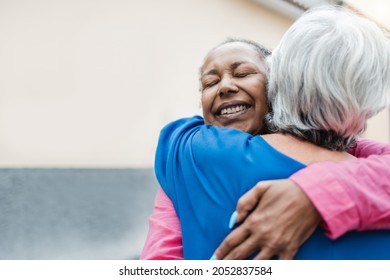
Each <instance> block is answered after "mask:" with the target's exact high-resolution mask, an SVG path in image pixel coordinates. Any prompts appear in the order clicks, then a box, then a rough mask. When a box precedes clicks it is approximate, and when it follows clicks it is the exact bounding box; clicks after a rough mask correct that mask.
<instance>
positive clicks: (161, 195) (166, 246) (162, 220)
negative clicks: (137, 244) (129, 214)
mask: <svg viewBox="0 0 390 280" xmlns="http://www.w3.org/2000/svg"><path fill="white" fill-rule="evenodd" d="M140 259H141V260H182V259H183V245H182V236H181V227H180V221H179V218H178V217H177V215H176V211H175V208H174V207H173V204H172V202H171V200H170V199H169V198H168V196H167V195H166V194H165V192H164V191H163V190H162V189H161V188H159V190H158V192H157V195H156V199H155V202H154V209H153V213H152V215H151V216H150V217H149V232H148V235H147V237H146V241H145V245H144V248H143V251H142V253H141V257H140Z"/></svg>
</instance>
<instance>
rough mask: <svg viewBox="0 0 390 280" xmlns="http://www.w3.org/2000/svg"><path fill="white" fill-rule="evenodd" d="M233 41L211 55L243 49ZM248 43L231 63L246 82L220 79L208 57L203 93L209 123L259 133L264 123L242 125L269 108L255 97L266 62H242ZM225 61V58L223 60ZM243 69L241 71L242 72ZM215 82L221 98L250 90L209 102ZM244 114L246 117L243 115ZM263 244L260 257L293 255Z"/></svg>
mask: <svg viewBox="0 0 390 280" xmlns="http://www.w3.org/2000/svg"><path fill="white" fill-rule="evenodd" d="M229 45H230V46H229ZM229 45H225V46H221V47H219V48H217V49H215V50H214V53H212V55H211V54H210V55H209V58H210V57H212V58H213V60H212V61H213V62H214V63H215V62H218V60H219V59H222V58H223V57H224V55H225V54H226V52H225V53H224V52H223V50H224V48H225V49H226V48H227V49H228V48H229V47H230V48H232V49H231V50H229V53H233V54H234V49H240V48H238V47H237V46H235V47H234V46H232V44H229ZM245 47H246V48H248V45H247V46H241V52H240V51H239V52H237V53H236V55H238V56H241V59H238V58H237V59H235V63H233V64H231V65H230V66H229V67H231V68H230V69H232V70H233V72H234V73H235V75H236V76H235V77H236V79H238V80H239V79H243V80H245V83H242V82H241V84H237V83H232V82H231V81H230V82H229V79H218V81H217V82H216V80H215V75H214V73H213V71H211V72H210V71H207V60H206V62H205V65H204V67H203V69H205V71H204V74H207V75H204V79H203V80H202V83H204V85H205V88H204V89H203V95H202V103H203V107H204V108H203V110H204V112H206V114H204V116H205V120H206V121H209V123H212V124H215V125H217V126H222V127H223V126H232V127H235V128H237V129H242V130H244V131H247V132H250V133H252V134H258V133H259V132H260V130H259V128H258V127H261V124H260V125H259V126H257V125H255V126H254V127H252V126H250V122H247V123H245V126H240V125H241V123H240V121H242V120H245V118H244V117H243V116H245V115H246V114H248V113H249V114H251V113H252V112H256V111H257V112H261V114H264V113H265V111H266V110H265V109H264V106H263V107H261V104H260V103H261V102H260V103H257V101H256V100H262V99H263V100H262V102H263V104H264V101H265V100H264V98H261V95H260V98H258V96H257V97H255V98H253V97H254V96H256V95H255V93H256V90H257V94H258V93H259V91H258V90H259V89H258V88H257V89H256V86H257V87H258V85H259V84H260V83H259V81H261V83H264V81H265V80H264V76H263V77H261V75H259V73H260V72H262V71H261V70H262V69H260V68H261V67H262V66H260V65H262V63H259V62H257V63H254V65H257V66H258V68H257V69H256V68H251V67H250V66H248V65H246V64H244V63H242V62H243V61H246V60H247V59H246V57H245V55H248V54H249V53H250V52H248V50H246V52H245V51H244V52H242V48H245ZM232 50H233V52H232ZM225 51H226V50H225ZM231 55H232V54H231ZM250 56H251V55H249V57H250ZM252 58H253V49H252ZM252 60H253V59H252ZM222 62H223V60H222ZM225 68H226V67H225ZM259 70H260V71H259ZM240 71H241V72H242V73H241V74H240ZM208 74H210V75H208ZM241 75H242V76H241ZM248 76H249V81H252V80H253V83H252V84H251V83H248V81H247V80H246V79H248ZM213 83H218V84H219V85H218V86H219V87H220V88H223V89H224V90H221V91H220V92H219V97H218V98H220V99H222V98H223V97H224V98H225V99H227V98H228V97H229V96H230V97H231V96H232V95H233V94H234V95H238V92H239V91H243V92H246V93H247V94H246V95H240V98H238V99H237V98H236V99H234V102H231V103H229V102H222V103H221V102H219V103H218V102H215V100H217V99H216V98H215V96H214V95H211V96H212V97H210V99H209V102H207V100H208V99H207V98H208V96H207V93H208V89H209V88H212V87H214V86H215V84H213ZM223 83H226V84H223ZM241 85H244V86H241ZM263 96H264V95H263ZM258 104H260V105H258ZM208 106H209V107H208ZM262 108H263V109H262ZM233 111H234V112H233ZM207 112H209V113H210V115H209V116H208V115H207ZM240 116H241V118H242V119H240ZM213 117H215V119H213ZM237 120H238V122H236V121H237ZM257 120H258V119H257ZM218 122H219V123H218ZM248 123H249V124H248ZM363 123H364V122H363ZM238 124H240V125H238ZM235 125H236V126H235ZM293 143H294V139H289V141H288V145H290V146H291V145H293ZM282 146H283V145H282ZM307 148H313V147H311V146H310V147H306V149H307ZM315 149H317V148H315ZM279 150H280V151H282V152H283V149H280V147H279ZM298 150H299V149H295V151H298ZM284 152H286V153H287V154H288V151H284ZM326 154H328V155H329V152H328V151H324V153H323V156H324V155H326ZM332 155H334V154H332ZM290 156H291V155H290ZM339 156H340V158H342V157H344V156H346V155H345V154H342V156H341V155H339ZM337 157H338V156H337ZM323 158H325V159H326V157H323ZM320 159H321V156H319V157H317V158H316V159H314V160H315V161H318V160H320ZM311 160H313V158H311ZM242 176H244V175H242ZM255 189H256V190H258V189H259V188H255ZM274 189H275V188H274ZM279 189H280V188H279ZM291 189H294V192H295V193H296V194H297V196H298V197H300V199H299V200H301V199H302V192H301V191H300V190H299V188H296V187H295V188H288V189H286V192H287V191H288V192H290V193H291ZM271 190H272V188H270V190H268V191H267V192H266V193H265V195H264V197H263V199H262V201H261V203H263V202H264V200H266V195H268V197H272V195H271ZM280 194H281V195H283V193H280ZM303 196H304V195H303ZM274 197H275V196H274ZM306 200H307V199H306ZM261 203H260V205H261ZM263 204H264V203H263ZM279 204H280V203H279ZM306 204H308V205H309V206H310V207H312V206H311V205H310V202H308V200H307V203H306ZM303 205H305V204H303ZM305 207H306V208H307V206H302V207H301V209H305ZM249 208H251V207H249ZM306 212H307V211H306ZM307 213H314V215H312V217H313V219H312V221H311V226H310V227H312V228H315V227H316V225H317V224H318V221H319V216H318V214H316V212H315V211H311V212H310V211H309V212H307ZM252 215H253V214H252ZM243 216H244V215H242V214H241V212H240V211H239V220H240V219H241V220H242V218H243ZM247 220H249V219H247ZM302 220H303V219H302ZM309 224H310V222H309ZM313 225H314V227H313ZM280 226H282V227H283V223H281V224H280ZM310 227H309V228H310ZM298 228H300V227H298ZM233 233H234V232H233ZM310 233H311V232H310V230H308V231H306V233H305V232H304V234H303V235H304V236H303V237H300V238H298V239H306V238H307V237H308V236H309V235H310ZM301 235H302V233H301ZM298 236H299V234H298ZM300 242H301V241H297V242H296V243H300ZM262 245H263V246H262V248H263V249H262V251H261V252H262V255H260V258H269V256H267V255H266V254H270V256H272V255H276V254H278V255H279V256H280V258H291V254H290V255H288V253H285V255H284V256H283V254H284V252H283V250H281V249H280V248H277V250H276V251H275V253H272V252H268V253H267V250H264V248H265V247H266V246H264V243H263V244H262ZM257 246H258V245H257ZM257 249H258V248H257ZM271 249H273V248H271ZM268 251H270V250H268ZM271 251H272V250H271ZM292 255H293V254H292ZM217 256H218V257H219V258H221V256H223V249H220V251H217Z"/></svg>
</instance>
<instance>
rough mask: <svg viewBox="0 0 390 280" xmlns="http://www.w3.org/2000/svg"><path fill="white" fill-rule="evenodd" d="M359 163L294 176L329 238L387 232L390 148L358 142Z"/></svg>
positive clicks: (389, 223)
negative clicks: (369, 232)
mask: <svg viewBox="0 0 390 280" xmlns="http://www.w3.org/2000/svg"><path fill="white" fill-rule="evenodd" d="M351 152H352V153H353V154H354V155H355V156H357V157H359V159H358V160H348V161H344V162H342V163H333V162H322V163H316V164H313V165H310V166H309V167H307V168H305V169H302V170H300V171H299V172H297V173H295V174H293V175H292V176H291V177H290V179H292V180H293V181H294V182H295V183H296V184H298V185H299V186H300V187H301V189H302V190H303V191H304V192H305V193H306V195H307V196H308V197H309V199H310V200H311V201H312V203H313V204H314V206H315V207H316V208H317V210H318V211H319V213H320V214H321V216H322V218H323V220H324V227H325V228H326V229H327V231H328V236H329V237H331V238H337V237H339V236H341V235H342V234H344V233H345V232H347V231H348V230H370V229H384V228H386V229H389V228H390V144H383V143H378V142H374V141H370V140H365V139H360V140H359V141H358V145H357V147H356V148H355V149H354V150H353V151H351Z"/></svg>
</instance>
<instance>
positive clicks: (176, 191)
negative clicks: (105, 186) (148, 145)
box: [155, 116, 390, 259]
mask: <svg viewBox="0 0 390 280" xmlns="http://www.w3.org/2000/svg"><path fill="white" fill-rule="evenodd" d="M304 167H305V165H304V164H302V163H300V162H298V161H296V160H294V159H292V158H290V157H288V156H286V155H284V154H282V153H280V152H279V151H277V150H275V149H274V148H273V147H272V146H270V145H269V144H268V143H267V142H266V141H265V140H264V139H263V138H262V137H261V136H252V135H250V134H248V133H245V132H242V131H239V130H236V129H231V128H217V127H215V126H210V125H205V124H204V121H203V118H201V117H199V116H195V117H192V118H186V119H180V120H178V121H175V122H172V123H170V124H168V125H167V126H166V127H165V128H164V129H163V130H162V131H161V134H160V138H159V142H158V147H157V152H156V158H155V172H156V176H157V179H158V181H159V183H160V185H161V187H162V188H163V189H164V191H165V192H166V194H167V195H168V197H169V198H170V199H171V200H172V202H173V205H174V207H175V210H176V213H177V215H178V217H179V219H180V223H181V227H182V236H183V251H184V258H185V259H209V258H210V257H211V255H212V254H213V252H214V251H215V249H216V248H217V247H218V246H219V244H220V243H221V242H222V241H223V239H224V238H225V237H226V236H227V235H228V234H229V232H230V229H229V227H228V225H229V219H230V216H231V214H232V213H233V211H234V210H235V208H236V204H237V201H238V199H239V198H240V197H241V196H242V195H243V194H244V193H246V192H247V191H248V190H249V189H250V188H252V187H253V186H254V185H255V184H256V183H257V182H259V181H262V180H275V179H281V178H288V177H289V176H290V175H291V174H293V173H295V172H296V171H298V170H300V169H301V168H304ZM296 259H390V234H389V231H384V230H382V231H375V232H351V233H348V234H346V235H344V236H343V237H341V238H339V239H337V240H336V241H333V240H331V239H329V238H327V237H326V236H325V235H324V233H323V232H322V230H321V229H318V230H317V231H316V232H315V233H314V234H313V236H312V237H311V238H309V240H308V241H307V242H305V244H304V245H303V246H302V247H301V248H300V249H299V251H298V253H297V255H296Z"/></svg>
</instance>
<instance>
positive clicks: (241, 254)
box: [223, 236, 261, 260]
mask: <svg viewBox="0 0 390 280" xmlns="http://www.w3.org/2000/svg"><path fill="white" fill-rule="evenodd" d="M260 248H261V245H260V244H259V243H258V244H256V243H255V240H254V239H253V238H252V236H250V237H248V238H247V239H245V240H244V241H243V242H242V243H241V244H239V245H238V246H236V247H235V248H233V249H232V250H231V251H230V252H229V253H228V254H227V255H226V256H225V257H224V258H223V259H224V260H245V259H247V258H249V257H250V256H251V255H253V253H254V252H256V251H259V250H260Z"/></svg>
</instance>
